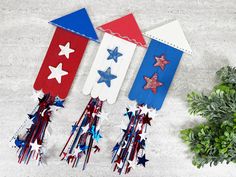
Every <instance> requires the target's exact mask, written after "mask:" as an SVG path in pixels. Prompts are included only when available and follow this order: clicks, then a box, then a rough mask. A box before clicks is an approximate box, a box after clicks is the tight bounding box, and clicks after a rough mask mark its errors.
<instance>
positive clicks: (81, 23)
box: [49, 8, 99, 42]
mask: <svg viewBox="0 0 236 177" xmlns="http://www.w3.org/2000/svg"><path fill="white" fill-rule="evenodd" d="M49 23H51V24H52V25H55V26H57V27H60V28H63V29H65V30H68V31H71V32H73V33H76V34H78V35H81V36H83V37H86V38H88V39H91V40H93V41H95V42H99V40H98V37H97V34H96V32H95V29H94V27H93V24H92V22H91V20H90V18H89V16H88V13H87V11H86V9H85V8H83V9H80V10H77V11H75V12H73V13H70V14H67V15H65V16H62V17H60V18H57V19H55V20H52V21H50V22H49Z"/></svg>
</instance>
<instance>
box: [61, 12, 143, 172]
mask: <svg viewBox="0 0 236 177" xmlns="http://www.w3.org/2000/svg"><path fill="white" fill-rule="evenodd" d="M98 29H99V30H101V31H103V32H105V34H104V36H103V39H102V41H101V44H100V47H99V49H98V52H97V54H96V57H95V60H94V62H93V64H92V67H91V70H90V72H89V75H88V78H87V80H86V82H85V85H84V88H83V93H84V94H85V95H88V94H90V95H91V97H92V98H91V100H90V101H89V103H88V105H87V106H86V108H85V110H84V112H83V114H82V115H81V117H80V119H79V120H78V121H77V122H76V123H75V124H74V125H72V130H71V133H70V136H69V138H68V141H67V142H66V144H65V146H64V148H63V149H62V152H61V154H60V156H61V157H62V160H66V161H67V162H68V163H71V164H72V167H76V166H77V164H78V161H79V160H80V159H81V158H84V164H83V169H85V167H86V164H87V163H88V162H89V158H90V154H91V151H92V149H94V152H97V151H99V150H100V148H99V147H98V145H97V143H98V141H99V139H100V138H102V136H101V134H100V122H101V121H99V120H100V119H101V120H103V119H105V118H107V113H105V112H104V111H102V105H103V102H104V101H105V100H107V102H108V103H109V104H113V103H115V101H116V99H117V96H118V93H119V91H120V88H121V85H122V82H123V80H124V78H125V75H126V72H127V69H128V67H129V64H130V61H131V59H132V56H133V54H134V51H135V48H136V46H143V47H145V46H146V43H145V41H144V39H143V36H142V33H141V31H140V29H139V27H138V25H137V23H136V21H135V19H134V16H133V15H132V14H129V15H127V16H124V17H122V18H119V19H117V20H114V21H112V22H110V23H107V24H105V25H102V26H100V27H98ZM83 155H85V156H83Z"/></svg>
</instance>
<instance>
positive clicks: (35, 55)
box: [0, 0, 236, 177]
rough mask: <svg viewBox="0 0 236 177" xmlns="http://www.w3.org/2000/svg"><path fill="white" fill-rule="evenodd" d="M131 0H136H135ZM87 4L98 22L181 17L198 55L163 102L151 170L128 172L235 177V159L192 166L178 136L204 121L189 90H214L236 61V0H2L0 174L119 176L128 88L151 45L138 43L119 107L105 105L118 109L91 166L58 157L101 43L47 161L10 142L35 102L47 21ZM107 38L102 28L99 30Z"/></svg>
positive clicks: (58, 122)
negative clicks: (24, 156)
mask: <svg viewBox="0 0 236 177" xmlns="http://www.w3.org/2000/svg"><path fill="white" fill-rule="evenodd" d="M128 2H129V3H128ZM82 7H86V8H87V10H88V12H89V14H90V16H91V19H92V21H93V23H94V25H95V26H99V25H101V24H103V23H105V22H108V21H110V20H112V19H116V18H118V17H121V16H123V15H126V14H127V13H130V12H133V13H134V16H135V17H136V20H137V22H138V24H139V26H140V28H141V29H142V30H143V31H145V30H149V29H151V28H153V27H155V26H156V25H158V24H160V23H163V22H165V21H168V20H171V19H178V20H179V22H180V23H181V25H182V27H183V30H184V32H185V34H186V37H187V39H188V41H189V43H190V45H191V47H192V50H193V54H192V56H189V55H184V57H183V58H182V60H181V63H180V66H179V68H178V70H177V73H176V76H175V79H174V81H173V84H172V86H171V88H170V91H169V93H168V96H167V98H166V100H165V103H164V106H163V108H162V110H161V111H159V114H158V117H157V118H156V119H155V120H154V121H153V122H152V127H150V128H149V132H150V134H149V136H148V138H149V139H148V142H147V148H146V149H147V152H146V154H147V158H148V159H149V160H150V161H149V162H148V163H146V165H147V166H146V168H142V167H141V166H140V167H138V168H137V169H136V170H134V171H132V172H131V173H130V174H129V175H128V176H135V177H137V176H153V177H154V176H155V177H203V176H204V177H233V176H235V171H236V164H229V165H225V164H223V165H218V166H217V167H211V168H210V167H208V166H206V167H204V168H202V169H197V168H195V167H194V166H192V164H191V153H189V151H188V148H187V147H186V145H185V144H183V143H182V141H181V140H180V138H179V137H178V132H179V130H180V129H182V128H186V127H189V126H193V125H194V124H196V123H197V122H199V121H201V120H200V119H193V118H191V117H190V116H189V115H188V112H187V107H186V94H187V93H188V92H190V91H191V90H196V91H202V90H203V91H204V92H207V91H209V90H210V89H211V87H212V86H213V85H214V82H215V71H216V70H218V69H219V68H220V67H222V66H225V65H228V64H231V65H233V64H234V65H235V63H236V54H235V49H236V32H235V31H236V1H235V0H227V1H225V0H215V1H213V0H208V1H207V0H191V1H189V0H178V1H176V0H175V1H172V0H171V1H167V0H159V1H154V0H145V1H135V0H131V1H127V0H119V1H118V0H116V1H115V0H103V1H94V0H87V1H81V0H70V1H68V0H50V1H49V0H21V1H17V0H1V2H0V93H1V97H0V113H1V118H0V176H1V177H5V176H6V177H15V176H22V177H26V176H29V177H36V176H37V177H46V176H58V177H65V176H67V177H70V176H91V177H92V176H99V177H100V176H104V177H105V176H118V175H117V174H116V173H113V172H112V167H111V164H110V160H111V149H112V146H113V145H114V144H115V143H116V140H117V137H118V135H119V134H120V132H119V125H120V124H121V121H122V119H123V120H124V118H122V114H123V113H124V111H125V105H126V104H130V101H129V100H128V98H127V95H128V92H129V90H130V88H131V85H132V83H133V80H134V76H135V75H136V73H137V71H138V68H139V66H140V64H141V61H142V58H143V56H144V53H145V49H143V48H141V47H138V49H137V50H136V53H135V56H134V58H133V60H132V61H131V65H130V69H129V70H128V73H127V76H126V78H125V82H124V84H123V86H122V88H121V92H120V95H119V97H118V100H117V102H116V103H115V104H114V105H108V104H107V103H105V105H104V110H105V111H107V112H110V113H112V114H111V115H110V117H109V120H108V121H105V122H104V123H103V125H102V135H103V137H104V138H103V139H102V140H101V141H100V147H101V152H100V153H98V154H95V155H93V156H92V158H91V161H90V164H89V166H87V167H88V168H87V169H86V171H81V168H80V167H81V166H79V167H78V168H75V169H71V167H70V166H68V165H67V164H66V163H64V162H61V161H60V159H59V157H58V154H59V152H60V150H61V148H62V147H63V145H64V143H65V141H66V139H67V136H68V133H69V131H70V129H71V125H72V124H73V123H74V121H75V120H77V118H78V117H79V115H80V114H81V113H82V111H83V109H84V107H85V106H86V104H87V102H88V100H89V96H84V95H83V94H82V87H83V85H84V83H85V79H86V77H87V75H88V71H89V69H90V67H91V65H92V62H93V60H94V57H95V53H96V50H97V49H98V44H95V43H94V42H90V43H89V45H88V48H87V50H86V53H85V55H84V58H83V60H82V63H81V65H80V68H79V71H78V73H77V77H76V79H75V81H74V83H73V86H72V89H71V92H70V93H69V96H68V98H67V100H66V103H65V109H62V110H60V111H59V112H58V113H57V114H56V115H55V116H54V119H53V122H52V123H51V127H52V129H53V132H52V136H51V137H50V141H49V142H48V148H49V152H50V155H49V156H48V160H47V165H43V166H39V167H38V166H36V165H35V163H34V161H32V162H33V163H32V162H31V163H30V165H28V166H26V165H23V164H22V165H19V164H18V163H17V157H16V151H15V149H12V148H10V147H9V145H8V142H9V139H10V138H11V136H12V135H13V134H14V132H15V130H16V129H17V128H18V127H19V126H20V125H21V124H22V122H23V121H24V120H25V118H26V115H27V113H30V112H31V110H32V109H33V108H34V106H35V104H36V103H35V102H34V101H33V100H32V98H30V96H31V95H32V91H33V87H32V85H33V83H34V80H35V78H36V75H37V73H38V71H39V68H40V66H41V63H42V61H43V58H44V55H45V53H46V50H47V47H48V45H49V43H50V41H51V37H52V35H53V33H54V30H55V27H53V26H52V25H50V24H48V23H47V22H48V21H50V20H52V19H54V18H56V17H60V16H62V15H64V14H67V13H70V12H72V11H75V10H77V9H80V8H82ZM98 34H99V35H100V36H102V33H101V32H98Z"/></svg>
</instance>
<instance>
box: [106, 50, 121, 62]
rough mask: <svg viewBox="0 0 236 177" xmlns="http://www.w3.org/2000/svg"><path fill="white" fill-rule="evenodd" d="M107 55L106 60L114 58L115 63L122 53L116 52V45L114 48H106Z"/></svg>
mask: <svg viewBox="0 0 236 177" xmlns="http://www.w3.org/2000/svg"><path fill="white" fill-rule="evenodd" d="M107 51H108V53H109V56H108V58H107V59H108V60H111V59H112V60H114V61H115V62H116V63H117V60H118V57H120V56H122V55H123V54H122V53H119V52H118V47H116V48H115V49H114V50H111V49H107Z"/></svg>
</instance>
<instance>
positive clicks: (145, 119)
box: [143, 115, 152, 126]
mask: <svg viewBox="0 0 236 177" xmlns="http://www.w3.org/2000/svg"><path fill="white" fill-rule="evenodd" d="M151 120H152V118H151V117H148V115H146V116H145V117H144V118H143V124H148V125H150V126H151V122H150V121H151Z"/></svg>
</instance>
